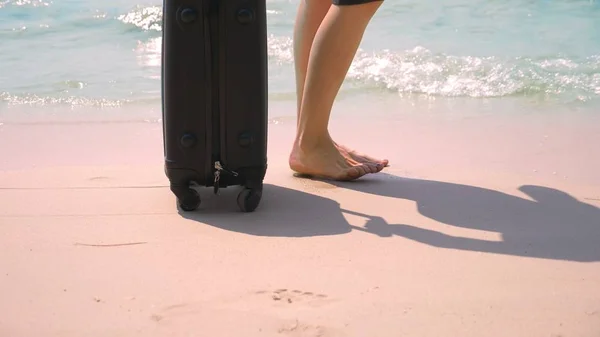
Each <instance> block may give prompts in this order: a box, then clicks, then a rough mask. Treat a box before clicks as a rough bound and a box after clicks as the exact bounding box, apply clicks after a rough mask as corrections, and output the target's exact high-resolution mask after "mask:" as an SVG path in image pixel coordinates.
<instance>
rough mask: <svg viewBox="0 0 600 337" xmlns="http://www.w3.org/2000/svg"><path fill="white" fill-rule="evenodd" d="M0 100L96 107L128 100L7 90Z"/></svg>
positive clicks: (38, 105)
mask: <svg viewBox="0 0 600 337" xmlns="http://www.w3.org/2000/svg"><path fill="white" fill-rule="evenodd" d="M0 102H4V103H6V104H8V105H30V106H35V107H41V106H52V105H67V106H71V107H96V108H116V107H120V106H122V105H123V104H125V103H129V101H128V100H114V99H106V98H89V97H80V96H69V97H50V96H38V95H35V94H23V95H15V94H11V93H8V92H3V93H0Z"/></svg>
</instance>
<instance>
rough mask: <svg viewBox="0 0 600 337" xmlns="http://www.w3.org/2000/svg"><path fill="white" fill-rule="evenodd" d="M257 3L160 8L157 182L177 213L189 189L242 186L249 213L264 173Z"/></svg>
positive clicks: (186, 203) (196, 199) (187, 2)
mask: <svg viewBox="0 0 600 337" xmlns="http://www.w3.org/2000/svg"><path fill="white" fill-rule="evenodd" d="M266 24H267V18H266V4H265V0H164V2H163V40H162V41H163V42H162V43H163V44H162V99H163V102H162V106H163V112H162V116H163V141H164V155H165V174H166V175H167V177H168V179H169V181H170V188H171V191H172V192H173V193H174V194H175V196H176V197H177V200H178V204H179V206H180V207H181V209H183V210H184V211H193V210H195V209H197V208H198V207H199V205H200V196H199V194H198V192H197V191H196V190H195V189H194V188H193V187H195V186H204V187H213V188H214V192H215V193H217V192H218V189H219V188H225V187H228V186H236V185H237V186H243V187H244V188H243V189H242V191H241V192H240V194H239V196H238V198H237V201H238V205H239V207H240V209H241V210H242V211H245V212H252V211H254V210H255V209H256V208H257V207H258V205H259V203H260V201H261V197H262V189H263V180H264V177H265V174H266V170H267V81H268V77H267V27H266Z"/></svg>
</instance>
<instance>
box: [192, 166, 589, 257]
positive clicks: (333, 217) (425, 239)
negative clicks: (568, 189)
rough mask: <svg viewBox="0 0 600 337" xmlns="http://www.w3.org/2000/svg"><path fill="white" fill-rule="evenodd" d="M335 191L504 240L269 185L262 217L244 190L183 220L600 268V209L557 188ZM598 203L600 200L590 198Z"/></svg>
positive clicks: (381, 183)
mask: <svg viewBox="0 0 600 337" xmlns="http://www.w3.org/2000/svg"><path fill="white" fill-rule="evenodd" d="M334 185H336V186H338V188H346V189H350V190H354V191H358V192H362V193H368V194H374V195H378V196H384V197H387V198H398V199H404V200H411V201H414V202H415V203H416V206H417V210H418V212H419V213H420V214H421V215H422V216H425V217H427V218H430V219H433V220H435V221H437V222H439V223H442V224H446V225H450V226H454V227H458V228H466V229H473V230H477V231H484V232H489V233H498V234H500V239H499V240H498V239H493V240H484V239H474V238H467V237H460V236H453V235H448V234H445V233H443V232H440V231H436V230H434V229H432V228H431V226H428V228H425V227H424V226H419V225H418V224H389V223H388V222H387V221H386V219H384V218H383V217H382V216H381V215H379V214H362V213H360V212H356V211H354V210H349V209H342V208H341V207H340V204H339V203H338V202H336V201H335V200H332V199H328V198H325V197H322V196H319V195H313V194H309V193H305V192H302V191H298V190H294V189H290V188H286V187H281V186H275V185H269V184H267V185H265V190H264V196H263V200H262V203H261V205H260V207H259V208H258V209H257V210H256V212H255V213H248V214H245V213H240V212H239V211H238V210H237V206H236V203H235V197H236V196H237V190H233V189H232V190H229V191H227V193H223V194H222V195H221V196H219V197H218V199H219V201H218V207H216V208H215V206H217V205H211V204H207V205H206V207H203V208H202V209H201V210H199V211H197V212H194V213H182V216H184V217H186V218H189V219H193V220H196V221H198V222H201V223H205V224H208V225H211V226H215V227H218V228H221V229H224V230H229V231H234V232H239V233H246V234H249V235H257V236H281V237H310V236H325V235H340V234H345V233H349V232H350V231H352V230H359V231H363V232H366V233H370V234H373V235H377V236H379V237H382V238H385V237H394V236H399V237H403V238H406V239H409V240H413V241H416V242H420V243H423V244H426V245H429V246H433V247H439V248H444V249H455V250H463V251H477V252H484V253H493V254H503V255H512V256H523V257H534V258H543V259H552V260H567V261H578V262H597V261H600V245H599V244H598V242H600V209H599V208H598V207H596V206H594V205H592V204H589V203H586V202H582V201H579V200H577V199H576V198H574V197H573V196H571V195H569V194H567V193H565V192H563V191H559V190H557V189H553V188H549V187H544V186H533V185H523V186H521V187H520V188H519V191H520V192H521V194H523V196H522V197H521V196H515V195H509V194H506V193H503V192H499V191H495V190H491V189H486V188H481V187H476V186H468V185H461V184H454V183H447V182H441V181H433V180H422V179H408V178H401V177H397V176H393V175H388V174H379V175H377V176H373V177H372V178H371V177H370V178H368V179H364V180H359V181H355V182H351V183H334ZM515 192H517V191H515ZM213 199H216V198H213ZM590 202H594V203H595V202H600V200H598V201H596V200H595V199H590ZM395 212H397V211H395V210H393V209H385V210H384V213H385V214H388V215H389V214H393V215H394V217H395V218H402V214H399V213H395ZM225 213H227V214H225ZM343 213H346V214H353V215H357V216H361V217H365V218H367V219H368V221H367V223H366V224H365V225H364V226H362V227H357V226H352V225H351V224H349V223H348V221H347V220H346V219H345V218H344V216H343ZM382 213H383V212H382ZM411 218H413V219H414V217H411ZM407 219H409V217H407ZM440 228H444V227H442V226H440ZM446 228H447V227H446ZM480 233H481V232H480Z"/></svg>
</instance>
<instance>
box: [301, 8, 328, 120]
mask: <svg viewBox="0 0 600 337" xmlns="http://www.w3.org/2000/svg"><path fill="white" fill-rule="evenodd" d="M330 7H331V2H330V1H328V0H300V5H299V6H298V13H297V14H296V24H295V25H294V66H295V71H296V96H297V97H298V100H297V112H296V113H297V115H298V118H297V119H298V121H299V120H300V107H301V106H302V96H303V94H304V81H305V80H306V69H307V68H308V57H309V55H310V49H311V47H312V44H313V41H314V39H315V34H317V30H318V29H319V26H320V25H321V22H323V18H325V15H326V14H327V11H329V8H330Z"/></svg>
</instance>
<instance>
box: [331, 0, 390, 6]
mask: <svg viewBox="0 0 600 337" xmlns="http://www.w3.org/2000/svg"><path fill="white" fill-rule="evenodd" d="M375 1H383V0H332V2H333V4H334V5H336V6H351V5H361V4H366V3H367V2H375Z"/></svg>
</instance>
